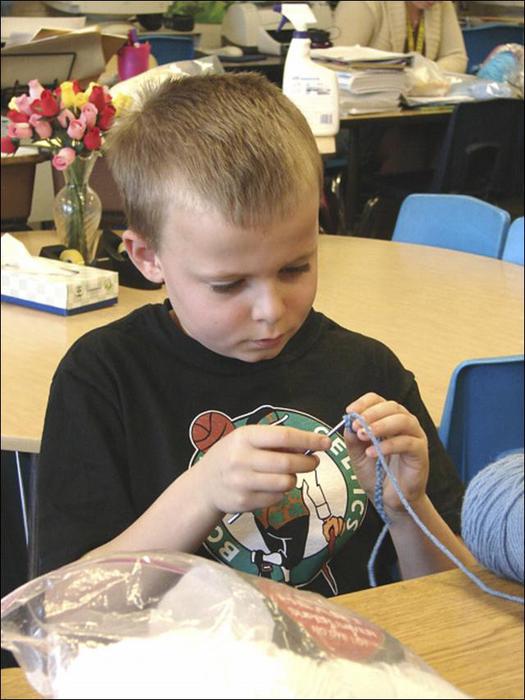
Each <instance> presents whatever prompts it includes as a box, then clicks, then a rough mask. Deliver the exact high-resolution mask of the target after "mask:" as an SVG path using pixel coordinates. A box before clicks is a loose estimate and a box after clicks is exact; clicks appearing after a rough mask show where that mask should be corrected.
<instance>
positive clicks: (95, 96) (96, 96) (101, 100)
mask: <svg viewBox="0 0 525 700" xmlns="http://www.w3.org/2000/svg"><path fill="white" fill-rule="evenodd" d="M88 100H89V102H91V103H93V104H94V105H95V107H96V108H97V109H98V111H99V112H102V110H103V109H104V107H105V106H106V96H105V95H104V90H103V89H102V87H101V86H100V85H94V86H93V89H92V90H91V93H90V95H89V98H88Z"/></svg>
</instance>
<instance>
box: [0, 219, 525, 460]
mask: <svg viewBox="0 0 525 700" xmlns="http://www.w3.org/2000/svg"><path fill="white" fill-rule="evenodd" d="M17 236H18V237H19V238H22V237H23V240H24V241H25V242H26V245H27V247H28V248H30V249H31V250H32V251H33V252H38V251H39V250H40V248H41V246H42V245H45V244H49V243H50V242H53V239H52V236H51V234H50V233H49V232H42V233H38V232H29V233H28V234H17ZM164 297H165V292H164V289H161V290H155V291H144V290H138V289H129V288H126V287H121V288H120V290H119V302H118V304H116V305H115V306H112V307H109V308H105V309H99V310H97V311H90V312H87V313H83V314H78V315H77V316H72V317H69V318H64V317H61V316H55V315H53V314H48V313H44V312H41V311H36V310H33V309H28V308H23V307H19V306H14V305H12V304H2V349H1V352H2V416H1V435H2V449H6V450H18V451H22V452H30V453H38V451H39V449H40V439H41V435H42V428H43V421H44V413H45V408H46V403H47V397H48V391H49V386H50V382H51V378H52V375H53V372H54V370H55V369H56V367H57V364H58V362H59V361H60V359H61V358H62V356H63V355H64V353H65V352H66V350H67V349H68V348H69V347H70V346H71V344H72V343H73V342H74V341H75V340H76V339H77V338H79V337H80V336H81V335H83V334H84V333H85V332H86V331H88V330H89V329H91V328H94V327H96V326H101V325H103V324H105V323H108V322H109V321H112V320H114V319H116V318H119V317H121V316H123V315H124V314H126V313H128V312H129V311H130V310H132V309H134V308H136V307H138V306H141V305H143V304H146V303H148V302H155V301H161V300H162V299H163V298H164ZM315 307H316V308H317V309H318V310H319V311H323V312H324V313H326V314H328V315H329V316H331V317H332V318H333V319H334V320H335V321H337V322H338V323H341V324H342V325H344V326H346V327H348V328H351V329H353V330H355V331H359V332H361V333H365V334H366V335H370V336H373V337H376V338H378V339H379V340H382V341H383V342H385V343H386V344H387V345H388V346H389V347H391V348H392V349H393V350H394V352H396V353H397V355H398V356H399V357H400V359H401V361H402V362H403V363H404V365H405V366H406V367H408V368H409V369H411V370H412V371H414V372H415V374H416V378H417V380H418V383H419V386H420V389H421V392H422V395H423V399H424V401H425V403H426V405H427V407H428V409H429V411H430V413H431V415H432V417H433V419H434V421H435V422H436V423H439V421H440V418H441V412H442V408H443V403H444V399H445V395H446V390H447V387H448V382H449V378H450V375H451V372H452V370H453V368H454V367H455V366H456V365H457V364H458V363H459V362H461V361H462V360H465V359H467V358H475V357H490V356H497V355H512V354H520V353H522V352H523V268H522V267H520V266H518V265H514V264H512V263H505V262H502V261H500V260H496V259H493V258H487V257H482V256H478V255H470V254H468V253H459V252H457V251H452V250H445V249H441V248H431V247H428V246H417V245H409V244H406V243H393V242H392V241H381V240H372V239H365V238H352V237H347V236H328V235H322V236H321V237H320V246H319V291H318V295H317V299H316V303H315ZM349 361H351V358H349Z"/></svg>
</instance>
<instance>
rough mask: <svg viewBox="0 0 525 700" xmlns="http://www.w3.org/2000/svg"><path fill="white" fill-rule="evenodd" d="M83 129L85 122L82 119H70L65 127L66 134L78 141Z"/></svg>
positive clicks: (82, 134) (84, 128)
mask: <svg viewBox="0 0 525 700" xmlns="http://www.w3.org/2000/svg"><path fill="white" fill-rule="evenodd" d="M85 130H86V124H85V121H84V119H72V120H71V121H70V122H69V126H68V128H67V135H68V136H69V138H71V139H75V140H76V141H80V139H81V138H82V137H83V136H84V132H85Z"/></svg>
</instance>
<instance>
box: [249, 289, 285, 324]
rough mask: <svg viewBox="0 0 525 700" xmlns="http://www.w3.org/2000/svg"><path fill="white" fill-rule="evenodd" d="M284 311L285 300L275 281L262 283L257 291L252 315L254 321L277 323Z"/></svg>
mask: <svg viewBox="0 0 525 700" xmlns="http://www.w3.org/2000/svg"><path fill="white" fill-rule="evenodd" d="M283 313H284V300H283V297H282V294H280V292H279V287H278V285H277V284H275V283H270V284H264V285H261V286H260V287H259V288H258V289H257V292H256V298H255V300H254V303H253V308H252V317H253V320H254V321H264V322H266V323H267V324H269V325H270V324H272V325H273V324H275V323H276V322H277V321H279V319H280V318H281V317H282V315H283Z"/></svg>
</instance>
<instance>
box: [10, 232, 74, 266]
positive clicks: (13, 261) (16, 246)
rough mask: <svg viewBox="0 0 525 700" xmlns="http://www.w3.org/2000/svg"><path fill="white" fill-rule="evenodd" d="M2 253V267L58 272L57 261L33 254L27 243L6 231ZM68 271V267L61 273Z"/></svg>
mask: <svg viewBox="0 0 525 700" xmlns="http://www.w3.org/2000/svg"><path fill="white" fill-rule="evenodd" d="M1 255H2V268H4V267H9V268H16V269H17V270H20V271H22V272H30V273H32V274H45V275H49V274H55V275H56V274H57V267H56V261H53V260H47V259H46V258H39V257H37V256H34V255H31V253H30V252H29V251H28V250H27V248H26V247H25V245H24V244H23V243H22V242H21V241H19V240H18V239H17V238H15V237H14V236H11V234H9V233H4V234H3V236H2V239H1ZM68 273H69V271H68V270H67V268H66V269H65V270H64V269H61V272H60V274H61V275H66V274H68Z"/></svg>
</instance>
